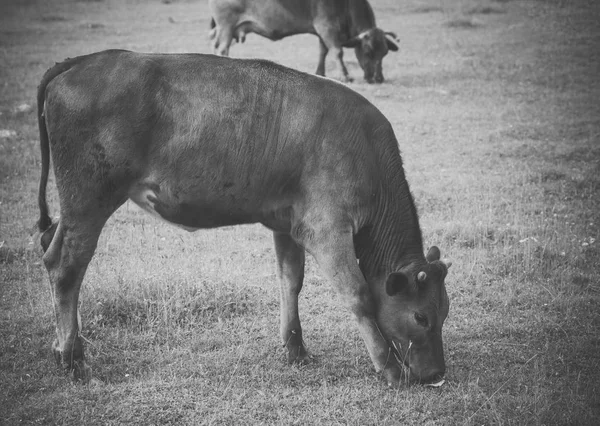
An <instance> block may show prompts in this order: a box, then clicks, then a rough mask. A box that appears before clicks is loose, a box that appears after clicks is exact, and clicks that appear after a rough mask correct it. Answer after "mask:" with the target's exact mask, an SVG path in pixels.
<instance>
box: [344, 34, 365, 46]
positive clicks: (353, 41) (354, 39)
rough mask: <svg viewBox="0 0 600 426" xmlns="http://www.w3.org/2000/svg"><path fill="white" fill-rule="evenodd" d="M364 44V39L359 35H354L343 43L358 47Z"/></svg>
mask: <svg viewBox="0 0 600 426" xmlns="http://www.w3.org/2000/svg"><path fill="white" fill-rule="evenodd" d="M361 44H362V39H361V38H360V37H359V36H356V37H352V38H351V39H350V40H348V41H347V42H345V43H344V44H342V46H343V47H358V46H360V45H361Z"/></svg>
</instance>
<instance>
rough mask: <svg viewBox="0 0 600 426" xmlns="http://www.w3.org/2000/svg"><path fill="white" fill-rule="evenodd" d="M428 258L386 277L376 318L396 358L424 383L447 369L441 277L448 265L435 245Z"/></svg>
mask: <svg viewBox="0 0 600 426" xmlns="http://www.w3.org/2000/svg"><path fill="white" fill-rule="evenodd" d="M427 261H428V263H427V264H426V265H424V266H423V267H422V268H421V269H420V270H419V271H413V272H411V273H410V274H407V273H404V272H394V273H391V274H390V275H389V276H388V277H387V280H386V283H385V294H383V295H382V298H381V305H380V309H379V314H378V318H377V320H378V323H379V327H380V328H381V331H382V333H383V335H384V337H385V338H386V339H387V340H388V342H389V343H390V344H391V346H393V348H394V351H395V355H396V358H397V359H398V361H399V362H400V363H403V364H404V365H406V366H408V367H409V368H410V373H411V377H413V378H415V379H417V380H419V381H420V382H426V383H427V382H433V381H438V380H440V379H441V378H442V377H443V375H444V373H445V371H446V365H445V362H444V349H443V345H442V326H443V324H444V320H445V319H446V317H447V316H448V309H449V307H450V303H449V301H448V295H447V294H446V286H445V284H444V278H445V277H446V274H447V273H448V268H449V267H450V265H451V263H450V262H443V261H441V260H440V251H439V250H438V249H437V247H432V248H431V249H430V250H429V252H428V253H427Z"/></svg>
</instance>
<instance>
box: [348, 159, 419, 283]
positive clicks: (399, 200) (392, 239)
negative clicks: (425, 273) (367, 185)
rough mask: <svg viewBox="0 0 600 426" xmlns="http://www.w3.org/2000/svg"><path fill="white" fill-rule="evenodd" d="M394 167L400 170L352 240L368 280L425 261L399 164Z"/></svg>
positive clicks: (409, 197)
mask: <svg viewBox="0 0 600 426" xmlns="http://www.w3.org/2000/svg"><path fill="white" fill-rule="evenodd" d="M398 162H400V161H398ZM397 167H398V168H399V169H400V173H397V174H394V175H395V176H394V177H393V178H392V179H390V180H388V181H387V185H386V188H382V189H381V193H380V196H379V197H378V198H379V199H378V200H377V207H376V211H375V212H374V215H373V218H372V223H371V224H370V225H369V226H367V227H365V228H364V229H363V230H361V231H360V232H359V233H358V234H357V236H356V239H355V243H356V249H357V257H358V259H359V262H360V268H361V270H362V271H363V274H364V275H365V278H367V281H369V282H370V283H373V282H376V281H381V279H382V278H384V277H386V276H387V275H388V274H390V273H391V272H396V271H401V270H402V271H404V272H409V271H412V270H413V269H416V268H418V267H419V265H422V264H423V263H425V262H426V261H425V257H424V255H423V240H422V236H421V229H420V227H419V219H418V216H417V211H416V208H415V205H414V201H413V198H412V195H411V194H410V191H409V188H408V182H407V181H406V179H405V177H404V173H402V171H401V170H402V168H401V167H402V165H401V164H398V165H397ZM414 272H416V271H414Z"/></svg>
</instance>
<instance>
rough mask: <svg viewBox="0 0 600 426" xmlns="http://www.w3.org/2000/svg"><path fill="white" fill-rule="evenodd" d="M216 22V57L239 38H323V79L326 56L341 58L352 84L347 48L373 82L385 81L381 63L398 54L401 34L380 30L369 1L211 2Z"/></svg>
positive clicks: (320, 69)
mask: <svg viewBox="0 0 600 426" xmlns="http://www.w3.org/2000/svg"><path fill="white" fill-rule="evenodd" d="M209 6H210V11H211V14H212V17H213V20H212V24H211V25H212V26H213V29H212V30H211V32H210V35H211V38H213V39H214V45H213V49H214V52H215V53H217V54H219V55H223V56H227V55H228V54H229V46H230V45H231V42H232V40H233V39H236V40H237V41H239V42H242V41H244V39H245V36H246V34H247V33H256V34H260V35H262V36H263V37H266V38H269V39H271V40H280V39H282V38H284V37H287V36H291V35H294V34H315V35H316V36H318V37H319V46H320V53H319V65H318V66H317V72H316V73H317V74H318V75H325V57H326V56H327V52H329V51H330V50H331V51H332V52H333V54H334V55H335V57H336V58H337V61H338V64H339V67H340V70H341V72H342V79H343V80H344V81H352V79H351V78H350V76H349V75H348V70H347V69H346V65H344V60H343V51H342V47H352V48H354V50H355V52H356V58H357V59H358V62H359V64H360V66H361V67H362V69H363V71H364V76H365V80H366V81H367V82H369V83H373V82H375V83H381V82H383V72H382V69H381V62H382V60H383V57H384V56H385V55H387V53H388V51H389V50H392V51H397V50H398V42H397V40H396V35H395V34H394V33H391V32H384V31H383V30H381V29H379V28H377V27H376V25H375V15H374V14H373V9H372V8H371V5H370V4H369V2H368V1H367V0H209Z"/></svg>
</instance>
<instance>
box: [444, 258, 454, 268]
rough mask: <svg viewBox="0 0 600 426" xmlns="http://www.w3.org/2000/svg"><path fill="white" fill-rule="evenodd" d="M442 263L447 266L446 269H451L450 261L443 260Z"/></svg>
mask: <svg viewBox="0 0 600 426" xmlns="http://www.w3.org/2000/svg"><path fill="white" fill-rule="evenodd" d="M442 263H443V264H444V265H445V266H446V269H450V267H451V266H452V262H451V261H449V260H448V259H442Z"/></svg>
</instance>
